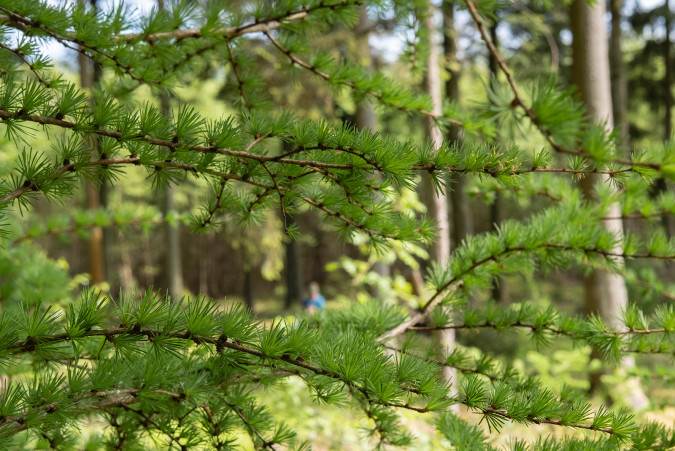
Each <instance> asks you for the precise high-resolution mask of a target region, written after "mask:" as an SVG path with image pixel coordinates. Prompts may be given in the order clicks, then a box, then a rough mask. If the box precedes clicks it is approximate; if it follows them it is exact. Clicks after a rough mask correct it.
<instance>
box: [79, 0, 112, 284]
mask: <svg viewBox="0 0 675 451" xmlns="http://www.w3.org/2000/svg"><path fill="white" fill-rule="evenodd" d="M78 2H79V3H80V4H84V3H85V1H84V0H78ZM90 4H91V6H92V7H94V8H95V7H96V0H91V2H90ZM77 61H78V65H79V69H80V86H81V87H82V89H85V90H89V91H91V89H92V88H93V87H94V84H95V83H96V79H95V78H96V76H97V75H98V76H100V72H99V71H96V70H95V69H94V66H93V64H92V62H91V60H90V59H89V58H87V57H86V56H84V55H82V54H78V57H77ZM90 101H91V96H90ZM86 145H87V146H88V148H89V149H88V150H89V152H90V153H91V154H92V155H94V154H96V153H97V149H96V142H95V141H94V140H89V141H88V142H87V143H86ZM84 189H85V197H86V206H87V209H88V210H98V209H99V208H101V206H102V202H101V189H100V185H98V184H96V183H95V182H87V183H85V188H84ZM103 196H104V200H107V196H105V192H104V193H103ZM88 253H89V274H90V276H91V282H92V283H93V284H99V283H102V282H105V280H106V268H105V263H106V257H105V246H104V241H103V228H102V227H100V226H95V227H92V229H91V233H90V238H89V249H88Z"/></svg>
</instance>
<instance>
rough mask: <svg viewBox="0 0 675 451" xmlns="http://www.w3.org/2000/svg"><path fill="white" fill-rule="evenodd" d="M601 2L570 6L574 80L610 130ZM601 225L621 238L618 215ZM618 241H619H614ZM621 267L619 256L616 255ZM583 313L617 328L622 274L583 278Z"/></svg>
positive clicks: (636, 397)
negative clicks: (595, 316)
mask: <svg viewBox="0 0 675 451" xmlns="http://www.w3.org/2000/svg"><path fill="white" fill-rule="evenodd" d="M604 15H605V3H604V2H596V3H595V5H594V7H591V6H589V4H588V3H587V2H586V1H585V0H574V2H573V3H572V5H571V8H570V23H571V25H572V34H573V37H574V38H573V43H572V57H573V71H572V72H573V80H574V83H575V84H576V85H577V87H578V89H579V91H580V93H581V97H582V99H583V101H584V102H585V104H586V106H587V108H588V112H589V113H590V115H591V117H592V118H593V119H594V120H595V121H597V122H604V123H605V124H606V126H607V128H608V129H609V130H611V129H612V128H613V121H612V96H611V88H610V76H609V58H608V48H607V36H606V32H605V22H604ZM606 179H607V177H606V176H596V175H593V176H590V177H586V178H585V179H584V180H582V182H581V189H582V191H583V194H584V196H585V197H586V199H587V200H589V201H593V186H594V184H595V183H603V182H604V181H605V180H606ZM607 216H609V217H620V216H621V207H620V205H619V204H618V203H615V204H613V205H611V206H610V207H609V209H608V211H607ZM603 226H604V227H605V229H607V230H609V231H611V232H613V233H614V234H615V235H617V236H619V237H622V236H623V227H622V223H621V220H620V219H609V220H604V221H603ZM619 243H621V240H619ZM614 252H616V253H619V254H620V253H621V252H622V248H621V244H617V246H616V248H615V249H614ZM617 260H618V261H617V263H618V264H620V265H623V259H620V258H617ZM585 290H586V311H587V313H589V314H590V313H598V314H599V315H600V316H601V317H602V318H603V320H604V321H606V322H607V324H608V325H609V326H610V327H612V328H614V329H620V328H622V327H624V326H623V324H622V323H621V319H620V318H621V312H622V311H623V310H624V309H625V308H626V306H627V304H628V293H627V291H626V283H625V280H624V278H623V276H622V275H621V274H617V273H613V272H609V271H605V270H595V271H593V272H592V273H591V274H590V275H589V276H588V277H587V278H586V280H585ZM623 365H624V366H631V365H634V361H633V360H632V358H629V359H624V360H623ZM599 382H600V375H598V374H595V375H592V376H591V390H593V389H596V388H597V387H598V384H599ZM631 391H632V393H631V394H630V395H629V398H630V402H631V403H632V404H633V406H634V407H636V408H642V407H645V406H646V404H647V403H648V401H647V398H646V396H645V395H644V393H643V392H642V389H641V388H640V386H639V385H637V384H634V385H633V387H632V390H631Z"/></svg>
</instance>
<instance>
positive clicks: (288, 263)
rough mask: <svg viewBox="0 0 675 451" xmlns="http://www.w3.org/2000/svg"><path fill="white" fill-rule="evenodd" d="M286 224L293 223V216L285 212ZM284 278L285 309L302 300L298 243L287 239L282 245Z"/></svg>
mask: <svg viewBox="0 0 675 451" xmlns="http://www.w3.org/2000/svg"><path fill="white" fill-rule="evenodd" d="M285 220H286V224H288V225H289V226H290V225H292V224H295V218H294V217H293V216H292V215H290V214H286V218H285ZM284 248H285V253H284V278H285V279H286V309H290V308H291V307H292V306H293V304H298V305H299V303H300V301H302V274H301V272H300V255H301V254H300V243H298V241H297V240H289V241H287V242H286V243H285V245H284Z"/></svg>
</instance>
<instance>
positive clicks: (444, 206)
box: [424, 1, 457, 393]
mask: <svg viewBox="0 0 675 451" xmlns="http://www.w3.org/2000/svg"><path fill="white" fill-rule="evenodd" d="M435 13H436V7H435V6H434V4H433V3H432V2H431V1H429V12H428V16H427V17H426V18H425V19H424V26H425V28H426V29H427V30H428V37H429V43H428V45H429V56H428V60H427V71H426V76H425V85H426V90H427V94H428V95H429V97H431V99H432V101H433V109H432V111H433V113H434V114H438V115H440V114H441V113H442V110H443V108H442V104H443V99H442V95H441V71H440V64H439V59H438V57H439V51H438V47H437V45H436V42H435V37H436V35H437V33H438V30H437V29H436V26H435V25H434V20H433V19H434V15H435ZM424 127H425V132H426V136H427V138H428V139H429V140H430V141H431V142H432V143H433V145H434V147H435V148H436V149H438V148H439V147H440V146H441V144H442V142H443V131H442V130H441V127H440V126H439V125H438V124H437V123H436V122H434V121H433V120H432V119H431V118H426V120H425V122H424ZM429 192H430V197H431V199H430V202H429V204H430V205H429V207H430V210H431V212H430V213H431V214H430V215H431V217H432V218H433V219H434V220H435V221H436V226H437V227H438V238H437V240H436V242H435V243H434V245H433V248H432V256H433V258H434V260H436V262H438V263H441V264H443V263H446V262H447V260H448V258H449V257H450V222H449V218H448V198H447V195H446V189H445V188H444V187H441V188H440V189H439V190H438V191H436V192H435V191H434V190H433V189H430V190H429ZM433 339H434V343H435V346H436V352H437V355H438V358H439V359H440V360H441V361H444V360H445V358H446V357H447V356H448V355H449V354H451V353H452V351H453V350H454V348H455V330H454V329H447V330H441V331H435V332H433ZM442 368H443V369H442V374H443V377H444V378H445V380H446V381H447V382H449V383H450V384H452V390H453V393H456V392H457V370H455V369H454V368H451V367H448V366H443V367H442Z"/></svg>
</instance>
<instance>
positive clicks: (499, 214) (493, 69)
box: [488, 20, 506, 303]
mask: <svg viewBox="0 0 675 451" xmlns="http://www.w3.org/2000/svg"><path fill="white" fill-rule="evenodd" d="M490 39H491V40H492V42H494V44H495V46H497V47H498V46H499V36H498V35H497V21H496V20H495V21H494V22H493V23H492V24H491V25H490ZM488 67H489V68H490V75H491V77H493V78H494V79H495V80H496V79H497V78H498V77H499V72H500V71H499V65H498V64H497V58H495V56H494V55H493V54H492V53H490V56H489V60H488ZM497 139H499V136H497ZM505 219H506V209H505V207H504V196H503V195H502V193H501V192H500V191H496V192H495V200H494V202H493V203H492V206H491V208H490V225H491V226H492V229H493V230H496V229H497V226H499V224H501V223H502V222H503V221H504V220H505ZM492 298H493V299H494V300H495V301H497V302H499V303H504V302H506V285H505V284H504V279H503V278H501V277H496V278H495V280H494V282H493V284H492Z"/></svg>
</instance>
